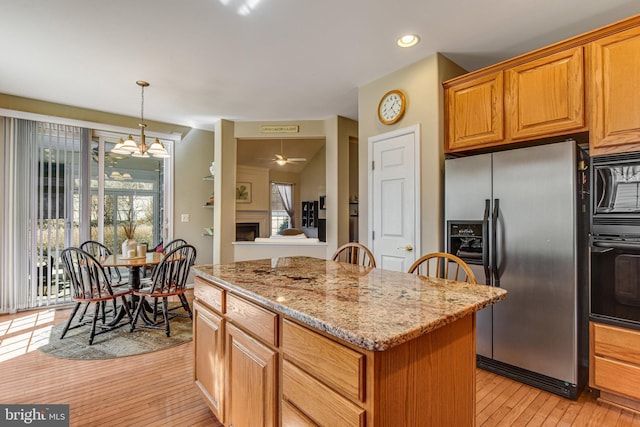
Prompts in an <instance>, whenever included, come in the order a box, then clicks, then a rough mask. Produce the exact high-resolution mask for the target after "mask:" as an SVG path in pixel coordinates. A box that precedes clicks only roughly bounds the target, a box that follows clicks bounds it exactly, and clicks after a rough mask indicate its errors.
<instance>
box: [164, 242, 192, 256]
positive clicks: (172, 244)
mask: <svg viewBox="0 0 640 427" xmlns="http://www.w3.org/2000/svg"><path fill="white" fill-rule="evenodd" d="M186 244H187V241H186V240H184V239H173V240H172V241H170V242H169V243H167V244H166V245H165V247H164V248H162V252H163V253H165V254H168V253H169V252H171V251H172V250H174V249H175V248H177V247H180V246H184V245H186Z"/></svg>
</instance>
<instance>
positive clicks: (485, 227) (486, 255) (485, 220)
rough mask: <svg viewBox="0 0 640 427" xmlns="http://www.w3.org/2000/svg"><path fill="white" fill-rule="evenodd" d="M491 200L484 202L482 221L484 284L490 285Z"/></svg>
mask: <svg viewBox="0 0 640 427" xmlns="http://www.w3.org/2000/svg"><path fill="white" fill-rule="evenodd" d="M490 209H491V200H489V199H485V201H484V218H483V219H482V266H483V267H484V278H485V282H484V283H485V284H486V285H490V284H491V268H489V211H490Z"/></svg>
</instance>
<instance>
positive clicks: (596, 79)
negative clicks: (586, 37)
mask: <svg viewBox="0 0 640 427" xmlns="http://www.w3.org/2000/svg"><path fill="white" fill-rule="evenodd" d="M590 48H591V52H590V53H591V68H592V73H593V78H592V81H591V93H592V100H591V117H592V121H593V123H592V129H591V130H592V132H591V154H592V155H598V154H608V153H620V152H625V151H638V150H640V28H632V29H629V30H626V31H622V32H619V33H616V34H613V35H611V36H608V37H604V38H602V39H599V40H596V41H594V42H592V43H591V45H590Z"/></svg>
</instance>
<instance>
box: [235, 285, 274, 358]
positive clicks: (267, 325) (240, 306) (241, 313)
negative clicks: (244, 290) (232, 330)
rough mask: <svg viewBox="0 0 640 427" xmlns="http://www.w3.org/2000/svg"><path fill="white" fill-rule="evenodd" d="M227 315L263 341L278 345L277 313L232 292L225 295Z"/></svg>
mask: <svg viewBox="0 0 640 427" xmlns="http://www.w3.org/2000/svg"><path fill="white" fill-rule="evenodd" d="M227 317H228V318H229V319H230V320H231V321H232V322H234V323H235V324H237V325H239V326H241V327H243V328H244V329H246V330H247V331H249V332H251V333H252V334H254V335H255V336H256V337H258V338H260V339H261V340H263V341H264V342H266V343H268V344H271V345H273V346H276V347H277V346H278V315H277V314H275V313H272V312H270V311H269V310H266V309H264V308H262V307H259V306H257V305H255V304H253V303H251V302H249V301H245V300H244V299H242V298H240V297H237V296H235V295H232V294H228V295H227Z"/></svg>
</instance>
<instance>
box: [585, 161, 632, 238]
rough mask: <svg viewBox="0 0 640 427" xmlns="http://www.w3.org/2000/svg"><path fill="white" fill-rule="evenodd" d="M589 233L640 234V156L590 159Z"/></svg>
mask: <svg viewBox="0 0 640 427" xmlns="http://www.w3.org/2000/svg"><path fill="white" fill-rule="evenodd" d="M591 168H592V177H593V179H592V180H591V209H592V213H591V226H592V228H591V232H592V233H593V234H596V235H599V234H605V235H628V234H633V235H638V234H640V153H630V154H615V155H610V156H600V157H592V158H591Z"/></svg>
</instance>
